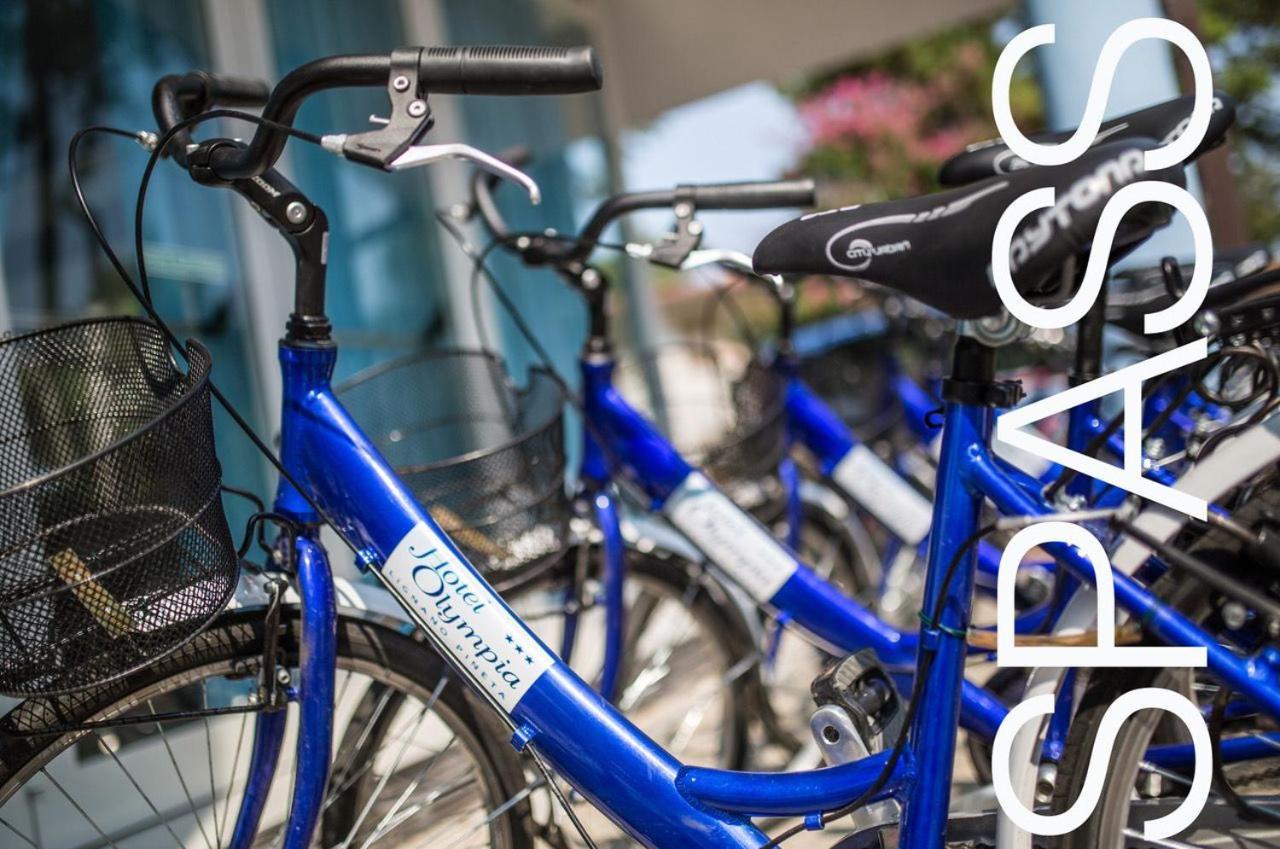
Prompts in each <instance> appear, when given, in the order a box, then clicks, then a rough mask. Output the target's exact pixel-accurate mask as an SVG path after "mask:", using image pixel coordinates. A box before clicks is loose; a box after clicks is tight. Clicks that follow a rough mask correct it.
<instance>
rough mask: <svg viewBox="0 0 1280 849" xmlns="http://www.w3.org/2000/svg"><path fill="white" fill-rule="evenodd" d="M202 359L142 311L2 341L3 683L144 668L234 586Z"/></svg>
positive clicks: (33, 684)
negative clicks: (185, 363)
mask: <svg viewBox="0 0 1280 849" xmlns="http://www.w3.org/2000/svg"><path fill="white" fill-rule="evenodd" d="M188 356H189V367H188V370H187V372H186V373H183V372H182V371H181V370H180V369H178V368H177V366H176V364H175V363H174V361H173V359H172V358H171V357H170V353H169V348H168V345H167V343H166V341H165V337H164V335H163V334H162V333H161V332H160V330H159V329H158V328H157V327H155V326H154V325H152V324H149V323H147V322H144V321H141V320H137V319H129V318H118V319H103V320H91V321H83V322H77V323H74V324H67V325H62V326H60V327H56V328H53V329H50V330H42V331H38V332H34V333H27V334H23V335H20V336H13V337H9V338H5V339H0V692H3V693H5V694H7V695H14V696H33V695H52V694H56V693H65V692H70V691H73V690H78V689H82V688H85V687H88V686H92V685H95V684H100V683H104V682H107V681H110V680H113V679H115V678H118V677H120V676H122V675H125V674H128V673H129V672H132V671H133V670H135V669H138V668H140V667H142V666H144V665H146V664H147V663H150V662H152V661H154V660H156V659H157V658H160V657H162V656H164V655H165V654H167V653H169V652H171V651H173V650H174V649H176V648H178V647H179V646H181V645H182V644H183V643H185V642H186V641H188V640H189V639H191V638H192V637H194V636H195V635H196V634H197V633H199V632H200V630H201V629H202V628H203V627H204V626H205V625H206V624H208V622H209V621H210V620H211V619H212V618H213V617H215V616H216V615H217V614H218V612H219V611H221V610H222V608H223V607H224V606H225V604H226V602H227V600H228V599H229V598H230V596H231V594H232V593H233V592H234V590H235V587H236V580H237V576H238V562H237V558H236V552H235V545H234V544H233V542H232V540H231V534H230V531H229V529H228V527H227V519H226V516H225V514H224V513H223V510H222V502H221V498H220V487H221V477H222V472H221V468H220V466H219V465H218V460H217V458H216V456H215V454H214V444H213V414H212V410H211V408H210V401H209V368H210V360H209V354H208V352H207V351H206V350H205V349H204V348H203V347H201V346H200V345H199V344H197V343H194V342H193V343H191V345H190V347H189V348H188Z"/></svg>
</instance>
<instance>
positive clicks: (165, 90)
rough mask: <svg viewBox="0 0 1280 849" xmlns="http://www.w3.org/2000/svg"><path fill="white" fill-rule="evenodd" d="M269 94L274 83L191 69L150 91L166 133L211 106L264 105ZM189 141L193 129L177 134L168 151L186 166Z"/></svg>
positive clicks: (169, 76) (156, 114)
mask: <svg viewBox="0 0 1280 849" xmlns="http://www.w3.org/2000/svg"><path fill="white" fill-rule="evenodd" d="M270 96H271V86H270V85H268V84H267V83H266V82H264V81H262V80H258V79H253V78H252V77H233V76H226V75H223V74H209V73H206V72H204V71H192V72H191V73H189V74H170V75H168V76H166V77H161V78H160V81H159V82H157V83H156V85H155V88H153V89H152V90H151V110H152V111H153V112H154V113H155V116H156V122H157V124H158V126H159V128H160V132H161V134H164V133H167V132H169V130H171V129H173V127H174V125H175V124H178V123H179V122H181V121H183V120H184V119H186V118H189V117H191V116H192V115H197V114H199V113H201V112H204V111H205V110H206V109H209V108H210V107H212V106H263V105H264V104H266V102H267V98H269V97H270ZM188 144H191V132H190V130H187V129H183V130H180V131H179V132H177V133H176V134H174V137H173V141H172V142H171V144H170V150H169V153H170V154H172V156H173V158H174V159H175V160H177V161H178V163H179V164H180V165H183V166H184V167H185V166H186V159H187V157H186V150H187V145H188Z"/></svg>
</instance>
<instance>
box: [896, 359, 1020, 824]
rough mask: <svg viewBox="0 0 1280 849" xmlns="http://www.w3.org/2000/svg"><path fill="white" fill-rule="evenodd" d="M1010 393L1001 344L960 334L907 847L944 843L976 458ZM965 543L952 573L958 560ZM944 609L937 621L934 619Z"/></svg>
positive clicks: (949, 401) (929, 588) (948, 403)
mask: <svg viewBox="0 0 1280 849" xmlns="http://www.w3.org/2000/svg"><path fill="white" fill-rule="evenodd" d="M1010 394H1012V392H1011V390H1010V389H1009V387H1008V385H1007V384H1002V383H1000V382H997V381H996V379H995V349H993V348H991V347H989V346H987V345H984V344H982V343H981V342H979V341H978V340H976V339H974V338H971V337H969V336H963V335H962V336H960V337H959V338H958V339H957V340H956V345H955V350H954V353H953V355H952V371H951V377H950V378H949V379H948V380H947V381H946V382H945V383H944V384H943V401H944V413H943V416H944V424H943V432H942V452H941V456H940V460H939V469H938V487H937V493H936V495H935V498H934V508H933V528H932V530H931V531H930V536H929V554H928V568H927V572H926V579H925V592H924V602H923V607H922V614H921V618H922V619H923V620H926V621H923V622H922V623H921V630H920V650H919V651H920V653H919V655H918V656H917V670H919V669H920V668H922V666H923V664H924V663H925V662H926V654H929V655H931V659H929V660H928V661H927V662H928V664H929V667H928V671H927V673H926V677H925V682H924V691H923V693H922V694H921V697H920V704H918V705H916V706H915V714H914V719H913V721H912V726H911V732H910V739H911V748H912V753H913V755H914V757H915V761H916V774H917V779H916V786H915V788H914V789H913V791H912V793H911V796H910V798H909V801H908V803H907V805H906V807H905V809H904V811H903V818H902V831H901V834H900V839H899V845H900V846H901V847H903V849H939V847H941V846H942V845H944V835H945V834H946V829H947V816H948V810H949V806H950V792H951V775H952V766H953V762H954V760H955V745H956V741H955V737H956V733H955V732H956V728H957V727H958V723H959V720H960V689H961V685H962V683H963V680H964V669H965V658H966V655H967V649H966V641H965V629H967V628H968V625H969V616H970V611H971V607H972V602H973V588H974V577H975V574H976V571H977V561H976V556H975V555H976V551H977V546H976V545H974V542H975V541H974V539H973V537H974V534H975V533H976V532H977V529H978V523H979V517H980V511H981V508H982V496H981V495H980V494H979V493H978V489H977V487H976V486H974V485H973V479H972V474H973V471H972V460H973V457H974V455H975V453H977V452H985V451H986V449H987V443H988V440H989V439H990V436H991V428H992V421H993V416H994V409H995V406H997V405H998V403H999V402H1001V401H1003V400H1006V399H1007V396H1008V395H1010ZM966 545H967V546H968V548H967V550H966V551H965V552H964V553H963V555H960V559H959V561H958V563H957V564H956V568H955V570H954V572H952V574H951V575H949V576H948V575H947V572H948V571H949V567H950V566H951V562H952V560H953V558H955V557H956V556H957V552H959V551H960V549H961V548H962V547H963V546H966ZM939 607H940V609H941V615H940V616H939V617H938V618H937V621H929V620H930V617H931V616H932V614H933V612H934V611H935V610H938V609H939Z"/></svg>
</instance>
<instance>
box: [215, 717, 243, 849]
mask: <svg viewBox="0 0 1280 849" xmlns="http://www.w3.org/2000/svg"><path fill="white" fill-rule="evenodd" d="M248 723H249V714H247V713H242V714H240V733H239V735H238V736H237V737H236V753H235V755H234V756H233V757H232V758H231V778H230V779H229V780H228V781H227V795H226V796H225V797H223V800H222V825H223V827H224V828H225V827H226V825H227V823H228V822H229V821H230V818H231V817H230V815H231V796H232V794H233V793H234V792H235V786H236V772H237V770H238V769H239V767H240V751H241V749H242V748H243V746H244V732H245V729H246V728H247V727H248ZM217 803H218V802H217V799H214V804H215V805H216V804H217ZM218 846H219V847H221V846H222V832H221V831H219V832H218Z"/></svg>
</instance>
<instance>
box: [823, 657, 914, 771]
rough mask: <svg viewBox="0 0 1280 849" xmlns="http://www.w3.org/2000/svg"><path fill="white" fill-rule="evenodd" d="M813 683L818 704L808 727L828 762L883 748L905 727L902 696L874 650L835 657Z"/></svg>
mask: <svg viewBox="0 0 1280 849" xmlns="http://www.w3.org/2000/svg"><path fill="white" fill-rule="evenodd" d="M809 689H810V692H811V693H812V695H813V699H814V701H815V702H816V703H817V704H818V709H817V710H816V711H815V712H814V714H813V716H812V717H810V720H809V730H810V731H811V732H812V733H813V736H814V739H815V740H816V741H817V744H818V748H819V749H821V751H822V754H823V757H824V758H825V759H826V760H827V762H828V763H831V764H837V763H848V762H849V761H852V760H857V759H858V758H863V757H866V756H867V755H871V754H876V753H878V752H882V751H884V750H885V748H887V747H888V746H889V745H891V744H892V743H893V741H894V740H896V739H897V738H898V734H899V733H900V732H901V730H902V723H903V722H904V720H905V712H904V711H903V709H902V697H901V696H900V695H899V693H898V688H897V686H896V685H895V684H894V683H893V679H892V678H891V677H889V673H888V672H887V671H886V670H885V668H884V667H883V666H882V665H881V664H880V662H879V661H878V660H877V659H876V657H875V655H874V654H873V653H872V652H871V651H870V650H866V649H864V650H863V651H860V652H857V653H855V654H851V655H849V656H847V657H845V658H843V659H841V660H838V661H835V662H834V663H832V664H831V665H830V666H828V667H827V668H826V669H825V670H823V672H822V674H821V675H819V676H818V677H817V678H815V679H814V680H813V683H812V684H811V685H810V687H809Z"/></svg>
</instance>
